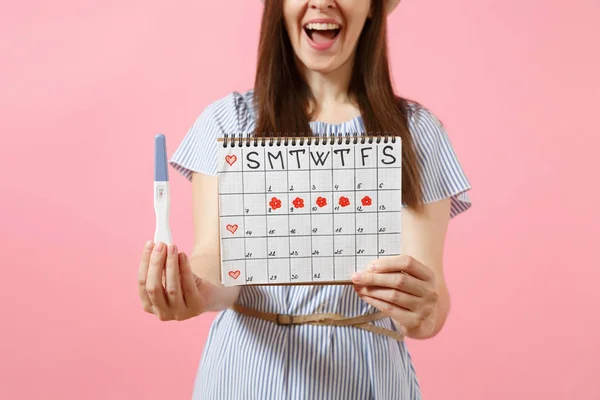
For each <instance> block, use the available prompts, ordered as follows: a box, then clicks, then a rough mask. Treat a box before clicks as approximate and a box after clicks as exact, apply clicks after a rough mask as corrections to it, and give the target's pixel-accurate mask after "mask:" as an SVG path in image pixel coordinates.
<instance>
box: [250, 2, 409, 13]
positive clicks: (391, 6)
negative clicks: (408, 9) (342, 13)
mask: <svg viewBox="0 0 600 400" xmlns="http://www.w3.org/2000/svg"><path fill="white" fill-rule="evenodd" d="M260 1H261V2H262V3H264V2H265V0H260ZM400 1H402V0H387V4H386V7H387V13H388V14H391V13H392V11H394V10H395V9H396V7H398V4H400Z"/></svg>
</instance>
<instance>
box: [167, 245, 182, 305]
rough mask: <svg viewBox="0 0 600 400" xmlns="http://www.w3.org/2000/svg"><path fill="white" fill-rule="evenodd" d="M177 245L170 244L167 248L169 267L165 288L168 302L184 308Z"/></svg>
mask: <svg viewBox="0 0 600 400" xmlns="http://www.w3.org/2000/svg"><path fill="white" fill-rule="evenodd" d="M178 254H179V253H178V251H177V246H175V245H174V244H171V245H169V247H168V248H167V267H166V273H165V280H166V282H165V289H166V292H167V302H168V304H169V306H170V307H171V308H183V307H185V304H184V302H183V294H182V293H181V281H180V279H179V260H178V258H179V257H178Z"/></svg>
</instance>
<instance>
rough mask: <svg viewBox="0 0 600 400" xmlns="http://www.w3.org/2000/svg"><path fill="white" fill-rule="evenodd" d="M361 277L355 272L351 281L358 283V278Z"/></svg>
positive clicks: (360, 274)
mask: <svg viewBox="0 0 600 400" xmlns="http://www.w3.org/2000/svg"><path fill="white" fill-rule="evenodd" d="M361 276H362V273H360V272H355V273H353V274H352V280H353V281H354V282H360V277H361Z"/></svg>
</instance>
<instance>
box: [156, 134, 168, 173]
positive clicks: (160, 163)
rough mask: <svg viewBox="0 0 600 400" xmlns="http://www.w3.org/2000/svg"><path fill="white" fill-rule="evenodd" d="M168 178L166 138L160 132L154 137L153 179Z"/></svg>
mask: <svg viewBox="0 0 600 400" xmlns="http://www.w3.org/2000/svg"><path fill="white" fill-rule="evenodd" d="M168 180H169V171H168V170H167V140H166V138H165V135H163V134H162V133H160V134H158V135H156V137H155V138H154V181H155V182H166V181H168Z"/></svg>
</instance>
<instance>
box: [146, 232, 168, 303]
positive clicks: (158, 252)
mask: <svg viewBox="0 0 600 400" xmlns="http://www.w3.org/2000/svg"><path fill="white" fill-rule="evenodd" d="M165 253H166V251H165V244H164V243H162V242H159V243H157V244H156V246H154V250H153V251H152V254H151V255H150V267H149V268H148V278H147V280H146V291H147V292H148V297H150V301H152V305H153V306H155V307H157V308H158V309H162V310H166V309H167V308H168V305H167V299H166V298H165V290H164V288H163V285H162V274H163V270H164V265H165Z"/></svg>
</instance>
